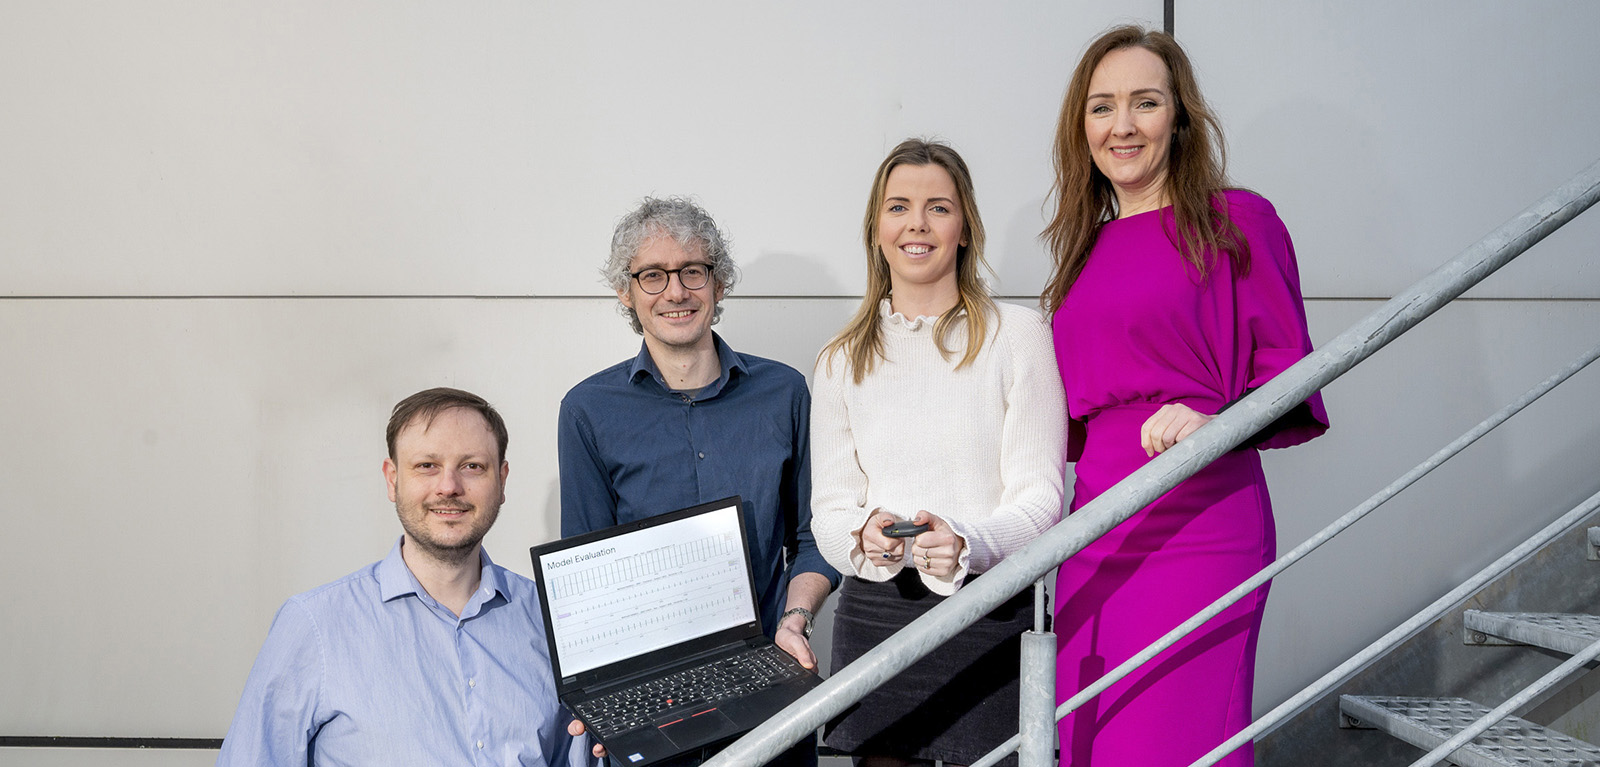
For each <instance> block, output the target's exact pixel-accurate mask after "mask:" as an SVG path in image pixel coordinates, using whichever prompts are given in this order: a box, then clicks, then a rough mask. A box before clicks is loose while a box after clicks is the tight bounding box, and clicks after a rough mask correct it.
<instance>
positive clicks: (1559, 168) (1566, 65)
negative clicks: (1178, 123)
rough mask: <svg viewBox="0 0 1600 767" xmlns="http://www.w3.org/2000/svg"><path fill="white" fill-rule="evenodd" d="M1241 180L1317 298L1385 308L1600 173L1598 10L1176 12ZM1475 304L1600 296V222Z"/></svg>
mask: <svg viewBox="0 0 1600 767" xmlns="http://www.w3.org/2000/svg"><path fill="white" fill-rule="evenodd" d="M1179 5H1180V7H1179V8H1178V13H1177V33H1178V38H1179V40H1180V41H1182V42H1183V43H1184V45H1186V46H1187V47H1188V49H1189V51H1190V52H1191V54H1192V55H1193V56H1194V59H1195V62H1196V64H1197V66H1198V67H1199V70H1200V77H1201V83H1202V86H1203V87H1204V88H1205V91H1206V94H1207V98H1208V99H1210V100H1211V102H1212V106H1213V107H1215V108H1216V110H1217V111H1218V113H1219V114H1220V115H1221V118H1222V122H1223V125H1224V128H1225V130H1226V132H1227V137H1228V140H1229V145H1230V147H1231V149H1232V154H1231V160H1232V162H1231V170H1232V175H1233V177H1234V179H1235V180H1236V181H1237V182H1238V183H1240V184H1243V185H1245V186H1248V187H1251V188H1253V189H1256V190H1257V191H1260V192H1261V193H1263V194H1265V195H1266V196H1267V197H1268V198H1270V199H1271V200H1273V202H1274V203H1276V204H1277V206H1278V209H1279V211H1280V212H1281V213H1282V214H1283V217H1284V220H1285V221H1287V222H1288V223H1289V227H1290V231H1291V232H1293V233H1294V236H1295V243H1296V246H1297V249H1298V251H1299V254H1300V259H1301V269H1302V271H1303V272H1304V276H1305V285H1306V291H1307V293H1308V294H1309V295H1318V296H1336V297H1343V296H1363V297H1370V296H1389V295H1393V294H1394V293H1396V292H1398V291H1399V290H1400V289H1401V288H1403V287H1405V286H1406V285H1409V284H1411V283H1412V282H1413V281H1415V280H1416V279H1417V278H1418V277H1420V276H1421V275H1423V274H1425V273H1427V271H1428V270H1430V269H1432V268H1433V267H1434V266H1435V265H1437V264H1438V263H1439V262H1440V261H1443V260H1444V259H1445V258H1448V257H1449V256H1452V255H1454V254H1455V253H1457V252H1459V251H1460V250H1461V249H1462V248H1464V247H1466V246H1468V245H1470V244H1472V243H1473V242H1475V241H1477V239H1478V238H1479V237H1481V236H1483V235H1484V234H1486V233H1487V232H1489V231H1490V230H1491V229H1493V228H1494V227H1495V226H1497V225H1499V224H1500V223H1501V222H1503V221H1505V220H1507V219H1509V218H1510V217H1511V216H1512V215H1514V214H1516V213H1517V212H1519V211H1521V210H1522V209H1523V208H1525V207H1527V205H1528V204H1529V203H1531V202H1533V201H1534V200H1535V199H1538V198H1539V197H1541V196H1543V195H1544V194H1545V193H1547V192H1549V191H1550V190H1551V189H1552V188H1554V187H1555V186H1556V185H1557V184H1560V183H1561V182H1564V181H1566V180H1567V179H1569V178H1571V177H1572V176H1573V175H1575V174H1577V173H1578V172H1579V171H1580V170H1582V169H1584V168H1586V167H1588V166H1589V164H1590V163H1593V162H1595V161H1596V160H1600V141H1597V140H1596V139H1597V136H1600V131H1597V130H1596V128H1595V126H1596V125H1600V102H1597V101H1596V100H1595V99H1593V98H1590V97H1588V95H1586V94H1590V93H1592V92H1593V91H1594V88H1595V83H1596V80H1595V72H1597V71H1600V46H1596V45H1595V44H1594V40H1593V33H1594V30H1595V29H1596V28H1600V5H1596V4H1594V3H1587V2H1581V1H1579V0H1539V1H1538V2H1532V3H1518V4H1506V3H1499V2H1492V1H1491V0H1473V1H1471V2H1422V3H1385V2H1378V1H1377V0H1358V1H1357V2H1344V3H1337V4H1326V3H1309V4H1308V3H1264V2H1256V1H1254V0H1224V1H1223V2H1207V3H1180V4H1179ZM1568 229H1569V230H1570V231H1566V230H1564V231H1563V232H1561V233H1559V234H1558V235H1556V236H1555V237H1552V238H1551V239H1550V240H1549V241H1547V242H1546V243H1545V246H1544V248H1542V249H1541V251H1540V253H1539V258H1538V259H1537V260H1535V261H1530V262H1529V263H1527V264H1523V265H1519V266H1518V267H1517V268H1516V269H1514V270H1508V271H1507V272H1506V273H1505V274H1501V275H1496V276H1495V277H1493V278H1491V279H1490V280H1489V281H1488V282H1486V283H1485V284H1484V285H1483V286H1482V287H1481V288H1480V289H1478V290H1477V291H1475V292H1474V295H1483V296H1497V297H1498V296H1517V297H1536V298H1537V297H1566V298H1572V297H1580V298H1595V297H1600V271H1597V270H1596V268H1595V266H1594V261H1595V257H1594V254H1595V249H1594V243H1595V242H1596V241H1597V239H1600V217H1597V216H1593V215H1591V216H1587V217H1584V218H1583V219H1580V220H1579V221H1576V222H1574V223H1573V224H1572V225H1570V226H1569V227H1568Z"/></svg>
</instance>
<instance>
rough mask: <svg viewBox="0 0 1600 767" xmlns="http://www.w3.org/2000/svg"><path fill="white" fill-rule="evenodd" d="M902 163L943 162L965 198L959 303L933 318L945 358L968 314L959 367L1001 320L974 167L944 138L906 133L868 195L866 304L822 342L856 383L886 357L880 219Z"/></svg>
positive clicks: (886, 278)
mask: <svg viewBox="0 0 1600 767" xmlns="http://www.w3.org/2000/svg"><path fill="white" fill-rule="evenodd" d="M901 165H937V166H939V167H941V168H943V169H944V170H945V172H946V173H949V174H950V179H951V180H952V181H954V182H955V185H956V196H957V197H959V198H960V200H959V203H960V205H961V218H962V222H963V224H962V226H963V232H962V235H963V239H965V240H966V241H967V244H966V245H964V246H959V247H957V249H956V292H957V294H958V295H957V299H956V305H955V306H953V307H951V308H950V309H949V310H948V311H946V312H945V313H944V314H942V315H940V316H939V319H938V320H937V321H935V322H934V324H933V339H934V343H935V344H937V345H938V347H939V353H940V354H942V355H943V356H944V358H945V359H947V360H948V359H950V355H951V354H953V353H954V352H953V351H952V350H951V349H950V348H949V347H948V346H946V342H947V341H948V340H949V337H950V334H951V333H952V332H953V331H954V330H955V329H956V328H957V327H958V325H959V323H960V322H961V321H962V320H965V321H966V325H967V350H966V353H965V354H963V355H962V357H961V361H960V362H959V363H956V369H958V370H959V369H961V368H962V367H964V366H966V365H969V364H971V363H972V361H973V360H975V359H977V358H978V352H979V351H981V350H982V349H983V342H984V338H985V337H986V336H987V335H988V331H989V320H990V318H991V317H993V318H994V319H995V321H996V322H998V321H999V314H998V312H997V311H996V309H995V305H994V299H993V298H991V297H990V296H989V289H988V287H987V286H985V285H984V282H983V277H982V276H981V275H980V273H979V270H980V269H988V268H989V262H988V261H986V260H984V257H983V242H984V237H983V219H982V218H980V217H979V216H978V201H977V198H976V197H975V196H974V192H973V187H972V173H971V172H970V171H968V170H967V163H966V161H964V160H962V159H961V155H959V154H957V153H956V150H954V149H951V148H950V145H948V144H945V143H943V142H940V141H933V140H926V139H906V140H905V141H902V142H900V145H899V146H897V147H895V148H894V149H893V150H892V151H890V152H889V156H888V157H885V158H884V160H883V163H882V164H881V165H879V166H878V173H877V175H876V176H874V177H873V179H872V193H871V194H869V195H868V196H867V215H866V218H865V219H864V220H863V221H862V224H861V239H862V242H863V243H864V244H865V245H866V246H867V291H866V294H865V295H863V296H862V297H861V306H860V307H858V308H857V309H856V313H855V316H854V317H852V318H851V319H850V322H849V323H848V324H846V325H845V326H844V329H843V330H841V331H839V334H838V335H836V336H834V337H833V340H831V341H829V342H828V345H827V346H824V347H823V348H822V352H821V355H820V356H821V357H822V358H823V359H826V360H827V361H828V365H829V370H832V369H833V368H832V365H833V357H834V354H835V353H836V352H843V353H844V355H845V358H846V359H847V360H848V362H849V364H850V372H851V378H852V379H853V380H854V381H855V383H857V384H859V383H861V381H862V379H863V378H865V377H866V375H867V374H868V373H870V372H872V368H873V366H874V365H875V364H876V363H877V361H878V360H879V359H881V358H884V357H885V355H884V350H883V328H882V327H881V322H880V319H879V317H878V306H879V305H880V304H881V303H882V302H883V299H885V298H888V297H889V290H890V287H891V286H892V281H891V279H890V275H889V260H888V257H887V256H885V255H884V253H883V252H882V250H881V249H879V247H878V221H879V219H880V217H881V216H882V209H883V201H884V197H885V196H886V194H887V193H886V191H885V189H886V188H887V187H888V185H889V174H890V173H891V172H893V171H894V169H895V168H898V167H900V166H901Z"/></svg>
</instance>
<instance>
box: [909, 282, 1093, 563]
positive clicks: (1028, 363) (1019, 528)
mask: <svg viewBox="0 0 1600 767" xmlns="http://www.w3.org/2000/svg"><path fill="white" fill-rule="evenodd" d="M995 344H996V348H995V352H996V353H997V354H1000V355H1003V361H1004V364H1003V366H1002V380H1001V383H1002V385H1003V386H1004V387H1005V415H1004V418H1003V422H1002V424H1001V435H1000V463H999V469H1000V484H1001V492H1000V503H999V505H998V506H997V507H995V508H994V509H993V511H992V512H991V513H988V514H984V515H981V516H980V515H974V517H972V518H970V519H960V520H948V521H949V523H950V527H951V529H952V530H953V531H954V532H955V533H956V534H957V535H959V536H961V538H962V539H963V540H964V541H965V542H966V546H965V547H963V549H962V553H961V556H960V560H959V561H958V563H957V565H958V567H957V569H956V571H955V572H954V573H952V574H951V575H950V576H948V577H947V578H945V579H935V578H933V576H930V575H927V574H926V573H924V574H923V581H924V583H926V584H927V585H928V587H929V589H930V590H933V591H935V592H936V593H942V594H951V593H954V592H955V590H956V589H957V588H958V587H959V584H960V583H961V581H962V579H963V578H965V577H966V575H967V574H968V573H969V572H978V573H981V572H986V571H988V570H990V569H993V568H994V566H995V565H998V564H1000V561H1001V560H1003V559H1004V558H1005V557H1006V556H1007V555H1009V554H1012V553H1014V552H1016V551H1017V550H1019V549H1021V548H1022V547H1024V546H1026V545H1028V543H1030V542H1032V541H1033V539H1034V538H1036V537H1038V536H1039V534H1040V533H1043V532H1044V531H1045V530H1048V529H1049V528H1050V527H1051V526H1052V525H1054V524H1055V523H1057V522H1059V521H1060V520H1061V507H1062V498H1063V493H1064V490H1065V479H1064V475H1065V471H1066V463H1065V444H1066V422H1067V407H1066V398H1065V395H1064V393H1063V391H1062V386H1061V377H1060V375H1059V374H1058V372H1057V369H1056V355H1055V346H1054V343H1053V341H1052V339H1051V336H1050V329H1049V327H1048V326H1047V325H1046V324H1045V323H1044V322H1043V321H1042V320H1041V319H1040V318H1039V315H1038V314H1037V313H1035V312H1033V311H1032V310H1022V311H1018V312H1014V313H1008V315H1007V316H1006V317H1005V319H1004V324H1003V326H1002V327H1001V329H1000V332H999V334H998V335H997V336H996V338H995ZM936 580H943V581H944V582H943V583H938V584H936V583H935V581H936Z"/></svg>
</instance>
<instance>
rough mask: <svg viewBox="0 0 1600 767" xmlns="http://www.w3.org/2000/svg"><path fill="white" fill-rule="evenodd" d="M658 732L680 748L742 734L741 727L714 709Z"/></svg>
mask: <svg viewBox="0 0 1600 767" xmlns="http://www.w3.org/2000/svg"><path fill="white" fill-rule="evenodd" d="M658 730H659V732H661V734H663V735H666V736H667V739H668V740H671V741H672V742H673V744H674V745H676V746H678V747H679V748H690V747H693V746H699V745H704V744H706V743H710V742H711V741H713V740H716V739H718V738H721V737H724V736H727V735H735V734H737V733H739V732H740V729H739V726H738V725H736V724H734V723H733V720H732V719H729V718H728V717H727V716H726V715H724V714H723V713H722V712H721V711H719V710H717V709H714V708H713V709H708V710H706V711H702V712H700V713H698V714H694V715H692V716H685V717H684V718H682V719H680V720H678V721H676V722H673V723H672V724H666V725H662V726H661V727H660V728H658Z"/></svg>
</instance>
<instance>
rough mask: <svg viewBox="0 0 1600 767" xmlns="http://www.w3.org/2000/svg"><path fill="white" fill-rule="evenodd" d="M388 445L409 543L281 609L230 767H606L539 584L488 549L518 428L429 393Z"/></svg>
mask: <svg viewBox="0 0 1600 767" xmlns="http://www.w3.org/2000/svg"><path fill="white" fill-rule="evenodd" d="M387 440H388V445H389V458H388V460H386V461H384V464H383V473H384V477H385V478H386V479H387V481H388V486H389V500H391V501H394V504H395V510H396V511H397V512H398V514H399V517H400V525H401V527H402V528H403V530H404V532H403V534H402V535H401V536H400V540H399V541H398V542H397V543H396V544H395V546H394V549H393V550H391V551H390V552H389V556H388V557H386V558H384V559H383V561H381V562H378V563H376V564H374V565H371V566H368V567H365V568H362V569H361V570H358V571H356V572H354V573H352V574H350V575H348V576H346V577H344V578H341V579H339V580H337V581H334V582H333V583H330V584H327V585H325V586H322V587H319V588H316V589H313V590H311V591H308V592H306V593H304V594H299V595H297V596H294V597H291V598H290V599H289V601H288V602H286V603H285V604H284V605H283V607H282V608H281V609H280V610H279V611H278V616H277V618H275V619H274V620H273V623H272V629H271V630H270V631H269V632H268V633H267V640H266V643H265V644H264V645H263V646H262V648H261V654H260V655H258V656H257V657H256V662H255V667H254V668H252V669H251V671H250V677H249V679H248V680H247V681H246V682H245V689H244V695H243V696H242V697H241V699H240V701H239V708H238V711H237V712H236V713H235V714H234V718H233V724H232V726H230V727H229V728H228V735H227V737H226V738H225V739H224V740H223V743H222V754H221V756H220V757H219V758H218V760H217V764H218V765H219V766H224V765H226V766H232V765H240V766H243V765H249V767H257V766H258V765H318V766H319V767H326V766H328V765H385V766H386V767H389V766H394V765H419V766H420V765H427V767H436V766H437V765H485V766H487V765H496V766H497V767H509V766H511V765H518V766H533V765H537V766H538V767H555V766H556V765H572V766H574V767H575V766H576V765H584V764H592V763H593V762H594V760H593V759H591V758H588V757H587V755H586V754H585V753H584V744H583V740H584V739H583V738H574V737H572V736H571V735H569V734H568V733H567V726H568V723H569V722H570V720H571V717H570V715H569V714H567V712H566V711H565V710H564V709H563V708H562V707H561V705H560V703H559V702H557V700H556V692H555V686H554V680H553V679H552V678H551V672H550V658H549V656H548V652H547V650H546V644H545V638H544V624H543V620H542V618H541V616H540V613H539V602H538V599H539V597H538V593H537V591H536V589H535V587H534V584H533V582H532V581H530V580H528V579H526V578H523V577H521V576H519V575H516V574H515V573H511V572H508V571H507V570H505V569H504V568H502V567H500V566H498V565H496V564H494V563H493V562H491V561H490V560H489V555H488V554H487V553H485V552H484V550H483V547H482V545H481V543H480V542H481V541H482V540H483V536H484V534H485V533H487V532H488V531H489V528H490V527H491V526H492V525H493V524H494V520H495V517H496V515H498V514H499V511H500V505H501V503H503V502H504V501H505V482H506V471H507V468H508V467H507V464H506V462H505V448H506V441H507V437H506V428H505V423H504V421H502V420H501V418H500V415H499V414H498V413H496V412H495V410H494V408H493V407H491V406H490V405H489V403H487V402H485V401H484V400H483V399H482V398H480V397H477V396H475V395H472V394H469V393H467V392H463V391H459V390H456V389H430V390H428V391H424V392H420V393H418V394H415V395H412V396H411V397H408V398H406V399H405V400H402V401H401V402H400V403H399V404H398V405H396V406H395V409H394V413H393V415H392V416H391V418H390V420H389V428H388V433H387Z"/></svg>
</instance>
